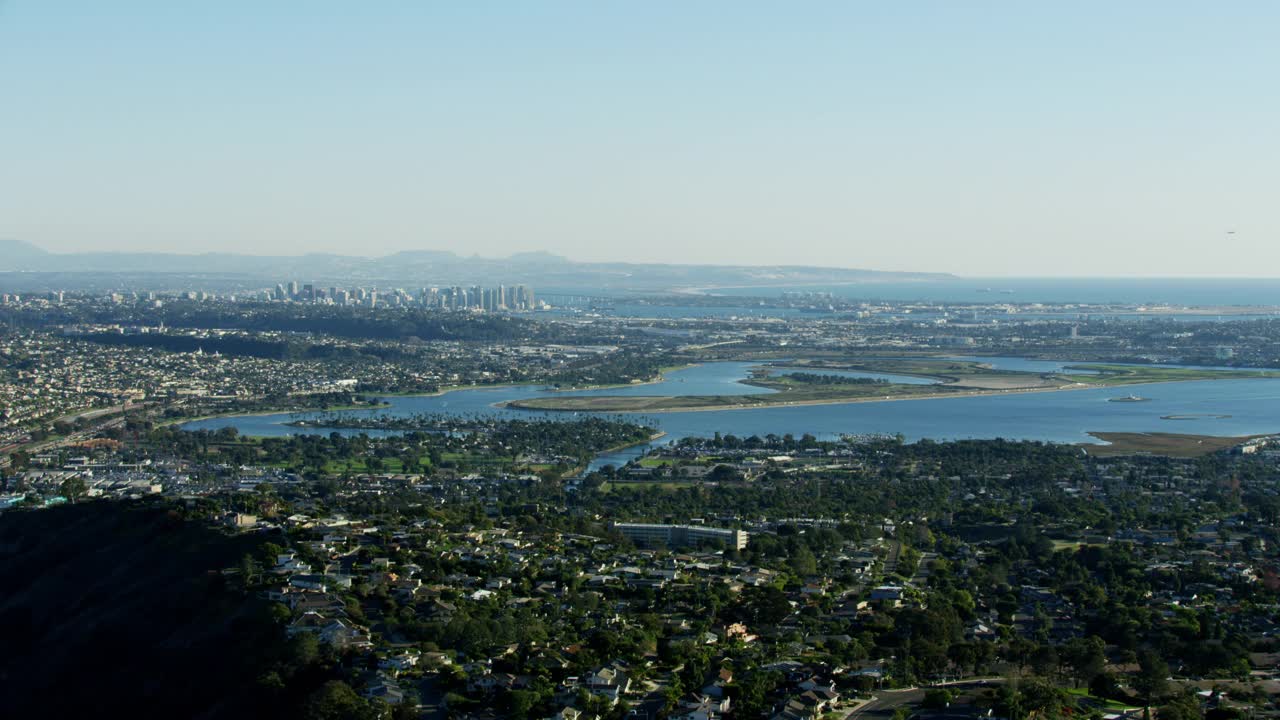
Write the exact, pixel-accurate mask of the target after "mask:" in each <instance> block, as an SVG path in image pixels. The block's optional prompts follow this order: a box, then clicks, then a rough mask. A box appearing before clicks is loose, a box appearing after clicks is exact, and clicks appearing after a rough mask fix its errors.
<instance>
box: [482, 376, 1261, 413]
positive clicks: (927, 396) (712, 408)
mask: <svg viewBox="0 0 1280 720" xmlns="http://www.w3.org/2000/svg"><path fill="white" fill-rule="evenodd" d="M1232 379H1240V380H1251V379H1257V378H1214V379H1212V380H1206V379H1194V380H1191V379H1188V380H1158V381H1155V382H1145V383H1128V384H1127V385H1126V387H1138V386H1143V385H1163V384H1170V383H1183V382H1213V381H1216V380H1232ZM1266 379H1277V378H1266ZM1110 387H1115V386H1108V385H1089V384H1084V383H1071V384H1068V385H1061V386H1058V387H1038V388H1008V389H983V390H971V391H959V392H951V393H921V394H919V395H907V396H899V397H865V398H831V399H828V400H794V401H791V402H778V403H760V404H737V405H705V406H698V407H678V408H637V409H634V410H591V409H582V408H539V407H522V406H520V405H517V404H515V403H519V402H520V401H519V400H508V401H506V402H503V403H495V404H494V405H493V407H499V408H505V409H509V410H523V411H525V412H582V413H601V414H603V413H610V414H625V415H637V414H640V415H656V414H659V413H677V412H717V411H721V410H766V409H769V408H783V407H803V406H809V405H846V404H853V403H877V402H906V401H911V400H945V399H949V398H966V397H982V396H992V395H1009V394H1030V393H1049V392H1071V391H1076V390H1105V389H1108V388H1110Z"/></svg>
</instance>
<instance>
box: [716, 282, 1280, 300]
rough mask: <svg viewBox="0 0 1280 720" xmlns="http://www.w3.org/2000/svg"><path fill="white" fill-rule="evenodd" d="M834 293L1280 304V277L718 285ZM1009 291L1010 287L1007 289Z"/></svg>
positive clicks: (746, 291)
mask: <svg viewBox="0 0 1280 720" xmlns="http://www.w3.org/2000/svg"><path fill="white" fill-rule="evenodd" d="M786 291H798V292H829V293H831V294H833V295H836V296H837V297H842V298H848V299H860V300H921V301H929V302H952V303H954V302H971V303H997V302H1006V303H1032V302H1042V303H1091V304H1092V303H1123V304H1170V305H1182V306H1230V305H1252V306H1260V305H1268V306H1275V305H1280V279H1257V278H1223V279H1205V278H953V279H945V280H931V281H918V282H883V283H872V282H868V283H856V284H848V285H822V286H789V287H773V288H761V287H729V288H713V289H710V290H708V292H713V293H715V294H717V295H732V296H761V295H777V294H781V293H782V292H786ZM1005 291H1009V292H1005Z"/></svg>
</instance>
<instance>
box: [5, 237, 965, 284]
mask: <svg viewBox="0 0 1280 720" xmlns="http://www.w3.org/2000/svg"><path fill="white" fill-rule="evenodd" d="M0 271H26V272H42V273H102V274H127V275H130V276H135V275H138V274H151V273H159V274H167V275H218V276H241V277H242V278H243V279H245V280H250V279H260V280H261V281H263V282H267V281H269V282H270V283H276V282H288V281H290V280H297V281H299V282H304V283H306V282H314V283H317V284H331V283H332V284H343V285H346V284H352V283H383V284H390V285H392V286H396V287H404V288H415V287H422V286H430V285H439V284H457V285H470V284H478V283H484V284H493V283H529V284H531V285H535V286H537V287H544V288H583V289H600V290H607V291H613V292H627V291H629V292H656V291H663V290H673V289H680V288H715V287H743V286H760V287H770V286H793V285H823V284H843V283H879V282H904V281H930V280H940V279H944V278H948V277H951V276H950V275H947V274H943V273H902V272H884V271H878V270H858V269H849V268H823V267H811V266H799V265H777V266H749V265H676V264H664V263H580V262H574V261H572V260H569V259H567V258H564V257H561V256H559V255H554V254H552V253H547V252H526V253H517V254H515V255H512V256H510V257H507V258H482V257H479V256H473V257H463V256H459V255H457V254H455V253H452V252H448V251H440V250H409V251H404V252H398V253H394V254H391V255H385V256H382V257H359V256H349V255H333V254H325V253H309V254H306V255H239V254H234V253H202V254H191V255H187V254H180V253H128V252H90V253H51V252H47V251H45V250H43V249H41V248H39V247H36V246H35V245H32V244H30V243H25V242H22V241H19V240H3V239H0ZM0 284H2V280H0Z"/></svg>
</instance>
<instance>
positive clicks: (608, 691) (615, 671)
mask: <svg viewBox="0 0 1280 720" xmlns="http://www.w3.org/2000/svg"><path fill="white" fill-rule="evenodd" d="M583 684H584V685H586V687H587V690H588V691H589V692H590V693H591V694H593V695H599V696H601V697H605V698H608V699H609V701H610V702H611V703H617V702H618V699H619V698H621V697H622V696H623V695H625V694H626V693H627V691H628V690H630V689H631V679H630V678H628V677H627V675H626V673H624V672H623V671H622V670H621V669H619V668H618V667H617V666H614V665H611V666H607V667H603V668H600V669H599V670H597V671H595V672H593V673H591V674H590V675H588V676H587V677H586V678H585V679H584V682H583Z"/></svg>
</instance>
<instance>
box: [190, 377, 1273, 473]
mask: <svg viewBox="0 0 1280 720" xmlns="http://www.w3.org/2000/svg"><path fill="white" fill-rule="evenodd" d="M984 360H987V361H996V362H997V364H998V363H999V362H1000V361H1009V360H1016V359H1014V358H984ZM750 367H754V364H752V363H728V362H726V363H708V364H705V365H701V366H698V367H695V368H689V369H686V370H680V371H676V372H672V373H669V374H668V376H667V380H666V381H665V382H664V383H660V384H655V385H646V386H642V387H634V388H626V389H627V390H628V391H633V390H634V391H640V390H641V389H642V388H644V389H647V391H648V392H647V393H645V392H633V393H629V394H649V395H660V394H661V395H666V396H670V395H684V394H690V395H692V394H706V393H707V391H708V389H709V388H720V387H730V388H733V390H734V391H735V392H744V393H745V392H752V390H750V389H749V388H750V387H751V386H747V385H741V384H739V383H737V382H736V381H737V380H739V379H742V378H743V377H746V375H747V373H748V368H750ZM1010 369H1013V368H1010ZM682 378H683V379H685V382H683V383H681V382H680V380H681V379H682ZM756 390H763V388H757V389H756ZM545 392H546V389H545V388H539V387H535V386H521V387H505V388H493V389H483V390H481V389H477V390H457V391H454V392H449V393H445V394H443V395H433V396H414V397H391V398H387V400H388V401H389V402H390V403H391V407H390V408H384V409H380V410H358V411H349V412H347V413H346V414H349V415H352V416H360V415H364V416H374V415H381V414H390V415H414V414H419V413H427V414H435V413H452V414H457V415H476V414H485V415H496V416H503V417H522V418H530V417H548V418H553V419H567V418H572V417H574V416H575V415H576V413H542V412H531V411H524V410H511V409H506V408H497V407H494V405H495V404H497V403H502V402H506V401H509V400H516V399H520V398H528V397H536V396H540V395H542V394H544V393H545ZM1130 392H1133V393H1136V394H1141V395H1142V396H1143V397H1146V398H1148V399H1149V400H1150V402H1142V403H1114V402H1108V400H1109V399H1110V398H1113V397H1117V396H1119V395H1125V394H1128V393H1130ZM575 394H602V395H605V394H619V391H618V390H616V389H614V390H595V391H582V392H579V393H575ZM1277 401H1280V379H1266V378H1242V379H1230V380H1203V381H1196V382H1181V383H1155V384H1150V385H1141V386H1127V387H1125V388H1120V389H1117V388H1099V389H1094V390H1073V391H1053V392H1042V393H1012V392H1011V393H1006V394H1002V395H983V396H958V397H949V398H939V399H923V400H898V401H890V402H862V403H844V404H832V405H805V406H791V407H768V408H753V409H743V410H716V411H704V412H665V413H651V414H648V415H644V416H624V417H635V418H637V419H641V420H645V421H648V422H652V423H654V424H655V425H657V426H658V428H659V429H661V430H663V431H665V432H666V433H667V436H666V437H665V438H663V439H662V440H661V441H659V442H662V443H665V442H670V441H674V440H679V439H680V438H682V437H690V436H700V437H707V436H710V435H712V434H713V433H715V432H720V433H722V434H733V435H738V436H743V437H746V436H750V435H759V436H762V437H763V436H764V435H767V434H769V433H774V434H778V435H782V434H786V433H791V434H794V435H797V436H798V435H801V434H803V433H806V432H807V433H812V434H814V435H816V436H818V437H819V438H834V437H838V436H840V435H842V434H862V433H890V434H892V433H902V434H903V435H904V436H905V437H906V438H907V439H908V440H909V441H911V440H918V439H920V438H932V439H936V440H948V439H961V438H996V437H1001V438H1006V439H1027V440H1044V441H1054V442H1069V443H1075V442H1090V441H1092V438H1091V437H1090V436H1089V435H1087V434H1086V433H1088V432H1090V431H1110V432H1177V433H1189V434H1202V435H1256V434H1264V433H1275V432H1280V409H1277V408H1280V405H1277ZM319 415H320V413H305V414H300V415H290V414H287V413H280V414H274V415H258V416H249V417H235V418H215V419H210V420H201V421H197V422H192V423H187V424H186V425H184V426H183V428H184V429H187V430H195V429H217V428H221V427H236V428H238V429H239V431H240V432H241V433H242V434H246V435H258V436H281V435H290V434H297V433H298V429H296V428H292V427H289V426H287V425H285V424H284V423H287V422H289V421H290V420H293V419H298V418H304V417H305V418H311V419H314V418H316V417H318V416H319ZM1164 415H1229V416H1230V417H1225V418H1218V419H1213V418H1209V417H1197V418H1194V419H1189V420H1163V419H1161V416H1164ZM309 432H311V433H314V432H317V431H315V430H311V431H309ZM319 432H322V433H327V432H330V431H327V430H321V431H319ZM338 432H342V433H343V434H348V435H350V434H358V431H338ZM365 432H366V433H367V434H369V435H371V436H377V435H394V434H396V433H394V432H387V431H381V432H380V431H365ZM645 449H646V448H643V447H642V448H633V449H629V450H626V451H622V452H619V453H614V454H610V455H606V456H601V457H600V458H597V459H596V461H595V463H593V466H594V467H599V466H601V465H603V464H606V463H614V464H620V463H623V462H626V460H627V459H629V458H631V457H635V456H637V455H639V454H641V453H642V452H644V450H645Z"/></svg>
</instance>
